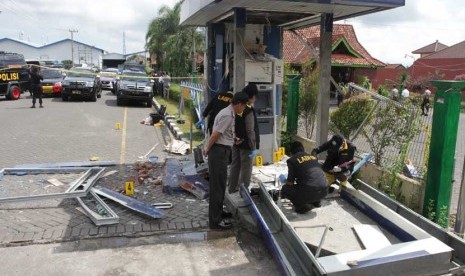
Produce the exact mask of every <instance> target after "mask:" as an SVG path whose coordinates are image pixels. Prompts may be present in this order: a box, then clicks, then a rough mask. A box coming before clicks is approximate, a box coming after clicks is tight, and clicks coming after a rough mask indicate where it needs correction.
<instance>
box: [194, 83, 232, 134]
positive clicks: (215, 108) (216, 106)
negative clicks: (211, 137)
mask: <svg viewBox="0 0 465 276" xmlns="http://www.w3.org/2000/svg"><path fill="white" fill-rule="evenodd" d="M232 98H233V93H232V91H228V92H222V93H219V94H218V95H216V97H215V98H213V99H212V100H211V101H210V102H209V103H208V104H207V107H205V110H204V111H203V113H202V120H200V121H198V122H197V123H196V124H195V125H196V126H197V127H200V126H201V125H202V124H204V123H205V122H204V119H205V118H206V117H207V116H208V123H207V130H208V134H212V129H213V122H214V121H215V117H216V114H218V112H220V110H222V109H223V108H225V107H227V106H228V105H229V104H230V103H231V100H232Z"/></svg>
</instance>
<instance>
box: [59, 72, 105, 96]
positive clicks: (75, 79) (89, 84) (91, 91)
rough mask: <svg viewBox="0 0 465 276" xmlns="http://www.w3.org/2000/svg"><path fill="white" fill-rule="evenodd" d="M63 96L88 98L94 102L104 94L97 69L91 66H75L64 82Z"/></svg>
mask: <svg viewBox="0 0 465 276" xmlns="http://www.w3.org/2000/svg"><path fill="white" fill-rule="evenodd" d="M62 87H63V90H62V92H61V98H62V99H63V101H67V100H69V99H70V98H73V97H83V98H87V99H89V100H91V101H93V102H96V101H97V98H100V97H101V96H102V84H101V83H100V77H99V76H98V75H97V73H96V72H95V70H93V69H92V68H89V67H73V68H71V70H70V71H69V72H68V74H67V75H66V77H65V79H64V80H63V82H62Z"/></svg>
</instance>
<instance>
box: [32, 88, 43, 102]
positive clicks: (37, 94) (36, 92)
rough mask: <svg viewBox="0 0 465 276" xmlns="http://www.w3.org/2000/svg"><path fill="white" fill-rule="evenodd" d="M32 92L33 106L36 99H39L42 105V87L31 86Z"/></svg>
mask: <svg viewBox="0 0 465 276" xmlns="http://www.w3.org/2000/svg"><path fill="white" fill-rule="evenodd" d="M31 90H32V105H35V104H36V99H37V98H39V104H40V105H42V88H41V87H40V85H37V84H33V85H31Z"/></svg>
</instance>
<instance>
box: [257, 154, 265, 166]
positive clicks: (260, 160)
mask: <svg viewBox="0 0 465 276" xmlns="http://www.w3.org/2000/svg"><path fill="white" fill-rule="evenodd" d="M255 165H256V166H257V167H261V166H263V157H262V156H261V155H257V156H255Z"/></svg>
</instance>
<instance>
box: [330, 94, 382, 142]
mask: <svg viewBox="0 0 465 276" xmlns="http://www.w3.org/2000/svg"><path fill="white" fill-rule="evenodd" d="M373 107H374V103H373V101H372V100H371V99H370V97H369V96H368V95H365V94H361V95H359V96H356V97H352V98H350V99H347V100H345V101H343V102H342V104H341V105H340V106H339V108H338V109H337V110H335V111H334V112H332V113H331V115H330V122H329V129H330V130H331V131H332V132H333V133H341V134H342V135H344V137H351V136H352V134H353V133H354V132H355V131H356V130H357V129H358V128H359V127H360V125H361V124H362V122H363V120H364V119H365V118H366V117H367V116H368V114H369V113H370V111H371V110H372V109H373Z"/></svg>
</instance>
